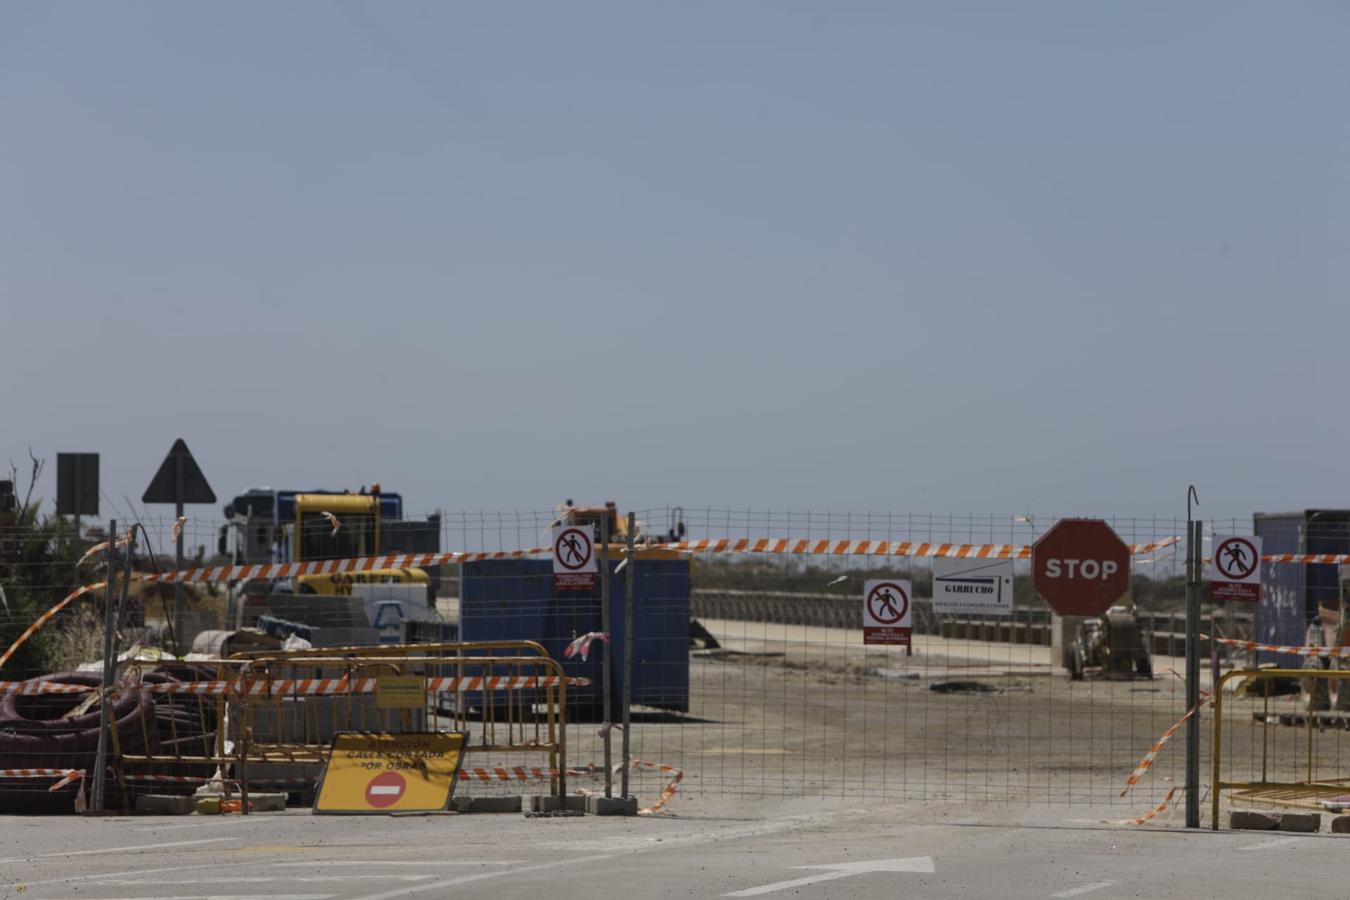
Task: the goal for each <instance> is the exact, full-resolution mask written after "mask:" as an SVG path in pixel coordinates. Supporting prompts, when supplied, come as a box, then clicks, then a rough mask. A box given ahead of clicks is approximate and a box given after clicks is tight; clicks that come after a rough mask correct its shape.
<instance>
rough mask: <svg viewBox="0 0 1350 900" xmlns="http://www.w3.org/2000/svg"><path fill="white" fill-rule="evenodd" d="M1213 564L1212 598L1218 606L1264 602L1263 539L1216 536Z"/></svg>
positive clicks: (1210, 594)
mask: <svg viewBox="0 0 1350 900" xmlns="http://www.w3.org/2000/svg"><path fill="white" fill-rule="evenodd" d="M1211 546H1212V547H1213V548H1214V552H1213V554H1212V556H1213V562H1211V563H1210V567H1209V568H1210V573H1209V574H1210V585H1209V597H1210V599H1211V600H1213V601H1214V602H1215V603H1223V602H1224V601H1226V600H1240V601H1246V602H1248V603H1256V602H1258V601H1260V599H1261V539H1260V538H1259V537H1240V536H1238V535H1232V534H1216V535H1214V542H1213V544H1211Z"/></svg>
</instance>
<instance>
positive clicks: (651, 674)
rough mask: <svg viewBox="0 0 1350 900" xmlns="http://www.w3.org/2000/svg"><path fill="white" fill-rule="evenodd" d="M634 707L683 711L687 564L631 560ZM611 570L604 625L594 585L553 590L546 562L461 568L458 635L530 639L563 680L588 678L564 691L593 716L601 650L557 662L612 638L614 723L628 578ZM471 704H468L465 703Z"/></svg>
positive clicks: (513, 561) (512, 561)
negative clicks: (582, 644)
mask: <svg viewBox="0 0 1350 900" xmlns="http://www.w3.org/2000/svg"><path fill="white" fill-rule="evenodd" d="M633 565H634V577H633V588H634V590H633V593H634V597H633V692H632V701H633V705H634V706H638V705H642V706H652V707H657V708H660V709H667V710H675V711H680V712H685V711H688V709H689V590H690V581H689V563H688V561H687V560H671V559H642V558H641V557H640V556H639V558H638V559H637V560H635V561H634V563H633ZM616 567H617V561H613V562H611V565H610V576H609V577H610V595H609V596H610V621H609V623H608V626H606V625H605V624H603V623H602V620H601V603H600V584H599V580H598V579H597V581H596V586H595V588H594V589H593V590H590V591H555V590H554V586H553V563H552V561H551V560H534V559H507V560H481V561H477V562H468V563H465V564H464V565H463V566H462V568H461V571H460V589H459V590H460V599H459V633H460V639H461V640H464V641H509V640H531V641H538V642H539V643H541V644H543V645H544V648H545V649H546V650H547V651H548V653H549V655H550V656H552V657H553V658H554V659H555V660H557V661H558V662H560V663H562V665H563V668H564V669H565V670H566V672H567V674H568V675H572V676H578V677H584V678H589V679H591V684H590V685H588V686H586V687H570V688H568V691H567V697H568V705H569V706H571V707H572V708H573V710H574V711H575V710H580V709H585V710H587V711H596V712H598V710H599V708H600V706H601V704H602V703H603V694H602V684H603V677H604V673H603V669H602V667H601V666H602V660H603V659H604V656H605V654H604V648H603V646H602V644H601V642H599V641H595V642H594V643H592V645H591V650H590V656H589V659H586V660H583V659H582V658H581V657H580V656H574V657H572V658H571V659H567V658H566V657H564V655H563V651H564V650H566V648H567V645H568V644H569V643H571V642H572V640H573V639H574V638H577V637H580V636H581V635H583V634H586V633H587V632H592V631H607V632H609V634H610V635H611V636H612V642H611V644H610V654H609V657H610V660H611V669H610V675H611V682H610V686H611V703H612V704H613V707H614V712H613V714H614V716H615V717H616V718H617V717H618V715H619V710H620V709H621V708H622V707H621V703H622V700H623V665H622V662H623V642H624V629H623V611H624V584H625V580H626V579H625V575H626V573H624V572H621V573H619V574H617V575H616V574H614V571H613V570H614V568H616ZM469 702H470V703H471V704H474V705H476V702H475V701H474V700H472V699H471V700H469Z"/></svg>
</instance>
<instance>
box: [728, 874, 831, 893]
mask: <svg viewBox="0 0 1350 900" xmlns="http://www.w3.org/2000/svg"><path fill="white" fill-rule="evenodd" d="M856 874H857V873H856V872H824V873H822V874H820V875H808V876H806V877H805V878H794V879H793V880H791V881H775V882H774V883H773V884H763V885H760V886H759V887H753V888H746V889H745V890H743V891H732V892H731V893H730V894H723V895H722V896H723V897H754V896H755V895H757V894H770V893H773V892H774V891H785V890H787V889H788V888H795V887H802V886H803V885H807V884H816V883H817V882H820V881H833V880H834V879H836V878H847V877H848V876H850V875H856Z"/></svg>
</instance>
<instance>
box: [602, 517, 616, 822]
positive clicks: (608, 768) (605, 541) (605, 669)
mask: <svg viewBox="0 0 1350 900" xmlns="http://www.w3.org/2000/svg"><path fill="white" fill-rule="evenodd" d="M600 627H601V629H603V630H604V631H606V632H608V631H611V629H610V623H609V514H608V513H606V514H605V515H603V516H601V517H600ZM610 640H613V635H611V636H610ZM609 643H610V642H609V641H601V642H600V645H601V646H600V654H601V655H600V666H601V678H600V681H601V689H602V690H603V691H604V692H605V697H604V701H603V703H604V711H605V713H604V719H605V722H604V729H603V731H604V735H605V796H606V797H613V796H614V763H613V759H612V757H611V752H612V748H611V745H610V739H609V733H610V730H611V729H610V722H612V721H613V719H612V718H611V717H610V716H611V714H612V710H611V709H610V696H609V678H610V675H609Z"/></svg>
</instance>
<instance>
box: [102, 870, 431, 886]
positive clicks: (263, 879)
mask: <svg viewBox="0 0 1350 900" xmlns="http://www.w3.org/2000/svg"><path fill="white" fill-rule="evenodd" d="M435 877H436V876H435V875H394V874H392V873H388V874H384V875H228V876H225V877H221V878H174V879H164V878H114V879H108V878H98V879H93V880H92V881H90V882H89V883H90V884H96V885H99V886H100V887H133V886H139V885H147V884H153V885H164V886H166V887H167V886H168V885H188V884H220V883H221V882H222V881H225V882H228V883H230V884H271V883H273V882H276V881H299V882H301V883H302V884H311V883H316V882H324V881H340V882H343V883H344V884H345V883H346V882H348V881H430V880H431V879H433V878H435Z"/></svg>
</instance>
